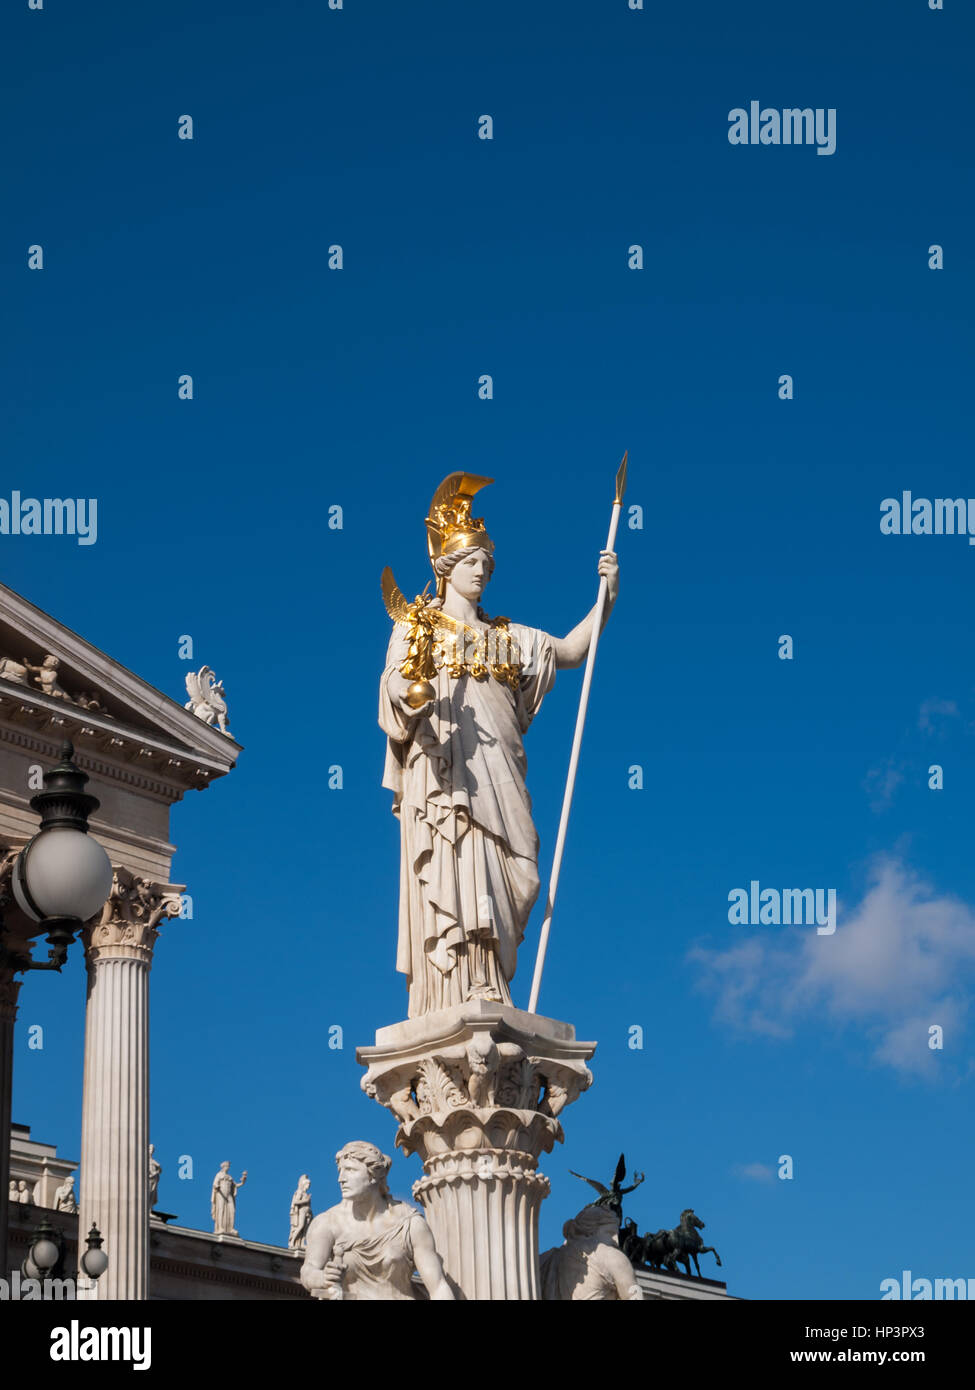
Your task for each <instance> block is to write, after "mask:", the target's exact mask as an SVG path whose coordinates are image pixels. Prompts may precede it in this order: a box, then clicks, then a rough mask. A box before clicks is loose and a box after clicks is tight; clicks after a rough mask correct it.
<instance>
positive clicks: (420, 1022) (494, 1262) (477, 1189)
mask: <svg viewBox="0 0 975 1390" xmlns="http://www.w3.org/2000/svg"><path fill="white" fill-rule="evenodd" d="M595 1047H596V1045H595V1043H586V1042H577V1041H576V1037H575V1030H574V1029H573V1027H572V1026H571V1024H568V1023H560V1022H558V1021H557V1020H555V1019H550V1018H542V1017H541V1016H540V1015H538V1014H529V1013H525V1012H524V1011H523V1010H521V1009H516V1008H514V1007H513V1006H511V1005H506V1004H491V1003H487V1002H485V1001H483V1000H478V1001H474V1002H471V1003H467V1004H458V1005H455V1006H454V1007H453V1008H450V1009H443V1010H440V1011H438V1012H436V1013H431V1014H425V1015H423V1016H422V1017H420V1018H413V1019H409V1020H408V1021H407V1022H404V1023H396V1024H393V1025H392V1026H390V1027H388V1028H381V1029H380V1030H379V1031H378V1032H377V1034H376V1044H375V1046H374V1047H361V1048H359V1049H358V1051H357V1053H356V1056H357V1058H358V1060H359V1062H360V1063H361V1064H362V1065H363V1066H365V1067H366V1068H367V1071H366V1074H365V1076H364V1077H363V1078H362V1087H363V1090H364V1091H365V1092H366V1093H367V1094H368V1095H370V1096H372V1097H373V1098H374V1099H375V1100H378V1101H379V1102H380V1103H381V1104H382V1105H385V1106H386V1107H387V1109H389V1110H391V1111H392V1112H393V1114H394V1115H395V1116H396V1118H397V1119H398V1120H399V1122H400V1127H399V1130H398V1132H397V1135H396V1143H397V1144H398V1145H399V1146H400V1148H402V1149H403V1151H404V1152H405V1153H407V1154H411V1153H418V1154H419V1155H420V1157H421V1158H422V1160H423V1168H424V1176H423V1177H422V1178H421V1179H420V1180H419V1181H418V1182H417V1183H416V1184H415V1186H414V1188H413V1195H414V1196H415V1197H416V1199H417V1201H418V1202H420V1203H421V1204H422V1206H423V1208H424V1210H425V1214H426V1218H427V1221H428V1223H429V1226H430V1230H431V1231H432V1233H433V1238H434V1241H435V1242H436V1246H437V1251H438V1253H439V1254H440V1257H441V1259H442V1260H443V1265H444V1270H445V1272H446V1274H447V1276H448V1278H449V1279H450V1280H451V1282H452V1284H453V1286H454V1289H455V1292H456V1293H457V1295H458V1297H461V1298H465V1299H537V1298H538V1297H539V1277H538V1210H539V1207H540V1205H541V1202H542V1199H543V1198H544V1197H545V1196H546V1194H547V1193H548V1180H547V1179H546V1178H545V1177H544V1176H543V1175H542V1174H541V1173H539V1172H538V1160H539V1158H540V1156H541V1155H542V1154H543V1153H548V1152H549V1151H550V1150H551V1149H552V1147H553V1145H554V1144H555V1142H556V1141H557V1140H558V1141H559V1142H561V1141H562V1139H563V1137H564V1136H563V1133H562V1126H561V1123H560V1122H559V1115H560V1114H561V1112H562V1111H563V1110H564V1108H565V1107H566V1106H567V1105H569V1104H571V1102H572V1101H574V1100H575V1099H576V1098H577V1096H578V1095H579V1094H580V1092H582V1091H584V1090H585V1089H586V1088H587V1087H588V1086H589V1084H590V1082H591V1081H592V1074H591V1073H590V1071H589V1068H588V1067H587V1066H586V1062H587V1061H588V1060H589V1058H590V1057H591V1056H592V1054H593V1052H594V1051H595Z"/></svg>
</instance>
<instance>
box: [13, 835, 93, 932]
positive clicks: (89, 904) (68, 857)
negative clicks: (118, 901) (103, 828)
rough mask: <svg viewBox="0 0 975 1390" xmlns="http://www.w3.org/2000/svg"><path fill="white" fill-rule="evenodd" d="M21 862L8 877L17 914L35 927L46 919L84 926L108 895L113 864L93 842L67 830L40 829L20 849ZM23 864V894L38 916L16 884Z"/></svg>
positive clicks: (88, 836)
mask: <svg viewBox="0 0 975 1390" xmlns="http://www.w3.org/2000/svg"><path fill="white" fill-rule="evenodd" d="M24 855H26V859H25V860H24V859H23V857H22V860H21V861H18V863H17V864H16V865H15V867H14V872H13V874H12V875H11V877H12V880H13V889H14V897H15V898H16V899H17V906H18V907H19V908H20V909H21V911H23V912H26V914H27V916H28V917H32V918H33V919H34V921H35V922H39V921H41V920H42V919H43V918H45V917H77V918H78V919H79V920H80V921H82V922H86V921H87V920H88V918H89V917H94V915H95V913H96V912H98V911H99V909H100V908H101V907H102V906H104V903H105V899H106V898H107V897H108V895H109V893H110V892H111V891H112V863H111V860H110V859H109V857H108V855H107V854H106V853H105V851H104V850H103V849H102V847H101V845H100V844H99V843H98V841H97V840H93V839H92V837H91V836H90V835H86V834H85V832H84V831H83V830H72V829H70V828H69V827H67V826H64V827H61V828H57V827H55V828H54V829H53V830H43V831H41V833H40V834H38V835H37V836H35V838H34V839H33V840H32V841H31V843H30V844H29V845H28V846H27V848H26V849H25V850H24ZM21 862H23V868H24V872H25V877H26V879H27V890H28V892H29V893H30V896H31V897H32V898H33V900H34V902H35V903H36V905H37V907H38V909H39V911H40V915H38V913H37V912H35V911H34V909H33V908H32V907H31V906H30V905H29V903H28V902H27V899H26V898H25V896H24V893H23V889H22V888H21V884H20V868H21Z"/></svg>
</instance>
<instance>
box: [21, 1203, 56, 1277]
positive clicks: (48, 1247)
mask: <svg viewBox="0 0 975 1390" xmlns="http://www.w3.org/2000/svg"><path fill="white" fill-rule="evenodd" d="M63 1258H64V1237H63V1236H62V1235H61V1232H60V1231H58V1230H56V1229H55V1228H54V1227H53V1226H52V1225H51V1223H50V1221H48V1219H47V1217H46V1216H44V1217H42V1218H41V1220H40V1221H39V1222H38V1223H37V1229H36V1231H35V1232H34V1238H33V1240H32V1241H31V1243H30V1249H29V1250H28V1251H27V1258H26V1259H25V1260H24V1263H23V1264H22V1265H21V1266H20V1272H21V1274H23V1276H24V1278H25V1279H39V1280H42V1281H43V1280H44V1279H50V1278H52V1277H55V1275H56V1272H57V1271H58V1269H59V1266H60V1264H61V1261H62V1259H63ZM56 1277H60V1275H59V1274H58V1275H57V1276H56Z"/></svg>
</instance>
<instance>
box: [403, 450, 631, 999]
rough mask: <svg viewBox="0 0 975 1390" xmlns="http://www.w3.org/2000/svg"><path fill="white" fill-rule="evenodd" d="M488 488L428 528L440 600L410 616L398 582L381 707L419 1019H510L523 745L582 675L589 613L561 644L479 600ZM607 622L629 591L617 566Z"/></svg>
mask: <svg viewBox="0 0 975 1390" xmlns="http://www.w3.org/2000/svg"><path fill="white" fill-rule="evenodd" d="M491 481H492V479H490V478H480V477H476V476H473V475H472V474H468V473H452V474H451V475H450V476H449V477H448V478H446V479H444V481H443V482H442V483H441V484H440V487H439V488H438V489H437V491H436V493H435V494H434V497H433V501H432V503H431V506H430V515H429V516H428V517H427V520H426V527H427V543H428V551H429V557H430V562H431V564H432V566H433V571H434V574H435V576H436V581H437V592H436V595H435V596H427V595H426V594H423V595H421V596H419V597H418V598H417V599H416V600H415V601H414V602H413V603H408V602H407V600H406V599H405V597H404V595H403V594H402V593H401V591H400V590H399V589H398V588H397V586H396V584H395V581H394V580H393V577H392V574H391V572H390V571H389V570H386V571H385V572H384V575H383V596H384V598H385V601H386V607H387V610H388V612H389V614H390V616H391V617H392V618H393V619H394V622H395V626H394V628H393V633H392V636H391V638H390V642H389V650H388V653H387V657H386V668H385V670H384V671H383V675H382V680H381V682H380V692H379V722H380V725H381V727H382V729H383V731H384V732H385V734H386V735H387V739H388V743H387V754H386V769H385V776H384V778H383V786H385V787H387V788H388V789H389V790H390V791H392V793H393V797H394V803H393V810H394V812H395V814H396V815H397V816H398V817H399V821H400V833H401V868H400V906H399V949H398V952H397V960H396V967H397V969H398V970H400V971H402V972H403V973H404V974H405V975H406V978H407V984H408V986H409V1016H410V1017H411V1018H414V1017H417V1016H418V1015H421V1014H426V1013H430V1012H432V1011H434V1010H437V1009H444V1008H448V1007H450V1006H451V1005H454V1004H460V1003H465V1002H466V1001H468V1000H471V999H485V1000H490V1001H495V1002H499V1003H505V1004H507V1003H510V1002H511V994H510V992H509V988H508V985H509V981H510V980H511V979H512V977H513V975H514V973H515V965H516V958H517V951H518V945H519V943H520V941H521V939H522V937H523V935H524V931H525V925H526V923H527V921H528V916H529V913H530V912H531V909H532V907H533V905H534V903H535V899H536V898H537V896H538V890H539V877H538V835H537V834H536V831H535V826H534V824H533V822H532V815H531V798H530V797H529V794H528V790H527V786H526V781H525V774H526V761H525V750H524V746H523V743H522V739H523V736H524V734H525V732H526V731H527V729H528V726H529V725H530V724H531V722H532V719H533V718H534V717H535V715H536V714H537V713H538V710H539V708H540V707H541V704H542V700H543V699H544V697H545V695H546V694H547V692H548V691H549V690H551V688H552V685H553V683H554V681H555V673H556V671H558V670H560V669H562V668H565V667H573V666H579V665H581V663H582V662H583V661H584V660H585V657H586V653H587V651H588V648H589V639H590V636H591V633H592V624H593V622H594V621H595V609H593V610H592V611H591V612H590V613H589V614H588V615H587V616H586V617H585V618H584V619H583V620H582V622H580V623H579V624H578V626H576V627H575V628H573V629H572V631H571V632H570V633H569V634H568V635H567V636H566V637H563V638H557V637H552V636H550V635H549V634H548V633H547V632H542V631H541V630H539V629H538V628H532V627H525V626H522V625H520V624H515V623H509V621H508V619H507V618H494V619H491V618H489V617H488V616H487V614H486V613H485V612H484V610H483V609H482V608H481V607H480V598H481V595H482V593H483V591H484V588H485V586H486V585H487V583H488V581H489V580H490V578H491V575H492V573H493V571H494V543H493V541H492V540H491V539H490V537H489V535H488V534H487V531H486V529H485V526H484V522H483V520H482V519H481V518H479V517H472V516H471V499H472V497H473V496H474V495H475V493H477V492H478V491H479V490H480V489H481V488H482V487H484V486H485V485H486V484H488V483H490V482H491ZM598 572H599V574H600V575H605V576H606V578H607V582H608V593H607V603H606V608H605V610H604V621H605V618H606V617H607V616H608V614H609V612H610V610H611V608H612V606H613V604H614V603H615V601H616V596H617V593H618V589H619V570H618V566H617V562H616V556H615V554H613V553H612V552H611V551H603V552H602V553H601V555H600V559H599V564H598Z"/></svg>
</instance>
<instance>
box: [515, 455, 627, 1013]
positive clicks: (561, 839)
mask: <svg viewBox="0 0 975 1390" xmlns="http://www.w3.org/2000/svg"><path fill="white" fill-rule="evenodd" d="M627 453H629V450H627ZM626 457H627V454H624V455H623V462H622V463H621V464H620V466H619V471H618V472H617V474H616V500H615V502H614V503H613V514H612V516H611V517H610V522H609V536H608V538H607V540H606V549H607V550H612V549H613V547H614V546H615V544H616V529H617V527H618V526H619V522H620V512H621V511H622V510H623V493H624V492H625V491H626ZM608 588H609V580H608V579H607V578H606V576H605V575H603V576H602V578H601V579H600V581H599V593H598V594H597V595H596V607H595V610H594V611H593V615H592V636H591V637H590V638H589V656H588V657H587V659H586V674H585V675H584V676H583V678H582V694H581V695H580V697H579V713H578V714H577V715H576V731H575V735H574V737H573V739H572V753H571V755H570V757H569V775H568V777H567V778H566V781H565V795H564V796H563V798H562V818H561V820H560V821H559V833H558V836H557V838H556V841H555V859H554V860H553V862H552V877H551V878H550V879H549V884H548V902H547V903H546V905H545V920H544V922H543V923H542V935H541V938H540V940H539V943H538V955H537V956H536V957H535V974H534V977H533V978H532V993H531V999H530V1000H529V1002H528V1012H529V1013H530V1014H533V1013H534V1012H535V1010H536V1008H537V1006H538V991H539V990H540V989H541V985H542V971H543V970H544V968H545V952H546V951H547V950H548V937H549V932H550V931H551V928H552V914H553V912H554V911H555V893H556V890H557V888H558V886H559V870H560V869H561V868H562V852H563V850H564V849H565V832H566V830H567V828H568V825H569V811H570V810H571V809H572V793H573V791H574V790H575V784H576V769H577V768H578V766H579V750H580V748H581V747H582V731H583V729H584V728H585V724H586V707H587V706H588V704H589V688H590V686H591V685H592V671H593V667H594V666H595V664H596V648H597V646H598V645H599V630H600V628H601V627H602V625H603V611H604V609H605V607H606V593H607V590H608Z"/></svg>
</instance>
